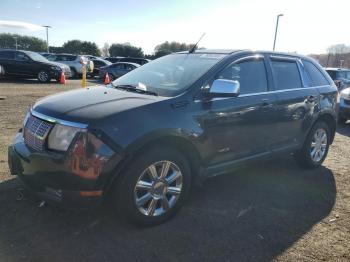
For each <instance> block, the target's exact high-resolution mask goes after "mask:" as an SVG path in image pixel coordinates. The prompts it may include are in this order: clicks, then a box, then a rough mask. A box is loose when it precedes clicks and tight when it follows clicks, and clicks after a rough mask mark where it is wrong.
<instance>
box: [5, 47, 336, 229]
mask: <svg viewBox="0 0 350 262" xmlns="http://www.w3.org/2000/svg"><path fill="white" fill-rule="evenodd" d="M337 101H338V90H337V87H336V86H335V84H334V83H333V81H332V79H331V78H330V77H329V75H328V74H327V73H326V72H325V71H324V70H323V69H322V68H321V67H320V66H319V65H318V64H317V62H315V61H314V60H312V59H310V58H308V57H305V56H298V55H294V54H293V55H292V54H286V53H275V52H253V51H244V50H237V51H236V50H197V51H192V52H181V53H174V54H171V55H167V56H164V57H161V58H159V59H156V60H154V61H152V62H150V63H148V64H146V65H144V66H140V67H138V68H136V69H135V70H133V71H131V72H129V73H128V74H126V75H124V76H122V77H120V78H118V79H117V80H115V81H114V82H112V83H111V84H110V85H108V86H97V87H94V88H88V89H80V90H73V91H69V92H64V93H59V94H56V95H52V96H49V97H47V98H44V99H41V100H40V101H38V102H37V103H36V104H34V106H33V107H32V108H31V109H30V111H29V112H28V114H27V116H26V118H25V120H24V126H23V130H22V131H20V132H19V133H18V134H17V135H16V137H15V139H14V142H13V144H12V145H10V147H9V158H8V159H9V167H10V170H11V173H12V174H13V175H17V176H18V177H19V179H20V180H21V181H23V183H24V184H25V185H27V186H28V187H29V188H31V189H32V190H33V191H34V192H36V193H37V194H38V195H39V196H41V197H42V198H44V199H48V200H50V201H52V202H56V203H60V204H61V205H67V206H70V207H74V206H75V207H82V206H84V205H85V206H87V207H92V206H94V205H97V204H100V203H101V201H102V200H105V199H106V198H110V199H111V200H112V202H113V203H114V205H113V207H112V208H113V209H116V210H118V214H120V215H123V216H126V217H127V218H129V219H130V220H132V221H135V222H136V223H139V224H142V225H156V224H158V223H161V222H164V221H165V220H167V219H169V218H171V217H172V216H173V215H174V214H175V213H176V212H177V211H178V210H179V209H180V208H181V207H182V206H183V205H184V203H185V200H186V198H187V196H188V194H189V192H190V188H191V184H193V183H194V182H195V181H202V180H203V179H205V178H208V177H211V176H215V175H218V174H223V173H229V172H230V171H232V170H234V169H236V168H237V167H240V166H241V165H243V164H251V163H252V162H253V161H254V160H261V159H265V158H268V157H272V156H280V155H281V154H288V155H290V154H291V153H293V155H294V157H295V159H296V160H297V161H298V163H300V164H301V165H302V166H304V167H306V168H317V167H319V166H320V165H321V164H322V163H323V161H324V160H325V158H326V156H327V153H328V149H329V146H330V144H332V142H333V139H334V135H335V128H336V118H337V115H336V111H337ZM38 126H40V127H42V128H40V129H38V128H37V127H38ZM313 179H317V177H314V178H313ZM318 179H324V177H322V172H320V177H319V178H318ZM286 183H288V182H286ZM293 186H298V185H293ZM230 201H234V199H232V200H230ZM208 205H210V203H208Z"/></svg>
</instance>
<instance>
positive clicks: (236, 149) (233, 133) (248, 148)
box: [196, 55, 276, 165]
mask: <svg viewBox="0 0 350 262" xmlns="http://www.w3.org/2000/svg"><path fill="white" fill-rule="evenodd" d="M218 78H220V79H229V80H236V81H238V82H239V83H240V94H239V96H238V97H230V98H213V99H211V100H210V101H200V102H199V101H197V102H196V104H197V106H201V107H202V108H203V109H205V110H203V111H202V112H204V113H202V114H200V116H199V117H198V121H199V124H200V125H201V127H202V129H203V130H204V134H203V146H204V147H205V149H206V150H203V151H205V152H208V155H206V156H204V157H205V160H206V163H207V164H208V165H215V164H219V163H223V162H229V161H232V160H239V159H244V158H247V157H253V156H258V155H263V154H267V153H268V152H269V146H270V145H271V144H272V143H273V140H274V125H275V117H274V113H275V103H276V94H274V93H273V92H269V90H270V87H269V82H270V81H269V80H270V79H269V78H270V77H268V74H267V67H266V62H265V59H264V57H263V56H256V55H255V56H254V57H244V58H241V59H239V60H237V61H235V62H234V63H232V64H231V65H229V66H228V67H226V68H225V69H224V70H223V71H221V72H220V73H219V74H218V75H217V76H216V79H218Z"/></svg>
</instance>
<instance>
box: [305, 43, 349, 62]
mask: <svg viewBox="0 0 350 262" xmlns="http://www.w3.org/2000/svg"><path fill="white" fill-rule="evenodd" d="M310 56H312V57H313V58H315V59H316V60H317V61H318V62H319V63H320V64H321V65H322V66H323V67H344V68H350V46H348V45H345V44H337V45H332V46H330V47H328V48H327V53H326V54H312V55H310Z"/></svg>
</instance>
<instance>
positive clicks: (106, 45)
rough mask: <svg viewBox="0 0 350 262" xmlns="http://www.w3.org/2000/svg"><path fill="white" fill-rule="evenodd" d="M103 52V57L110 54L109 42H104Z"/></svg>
mask: <svg viewBox="0 0 350 262" xmlns="http://www.w3.org/2000/svg"><path fill="white" fill-rule="evenodd" d="M101 54H102V56H103V57H108V56H109V44H108V43H104V45H103V47H102V49H101Z"/></svg>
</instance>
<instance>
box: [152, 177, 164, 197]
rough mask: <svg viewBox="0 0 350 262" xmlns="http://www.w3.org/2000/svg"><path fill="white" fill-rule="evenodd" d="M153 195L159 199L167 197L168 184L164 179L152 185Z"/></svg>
mask: <svg viewBox="0 0 350 262" xmlns="http://www.w3.org/2000/svg"><path fill="white" fill-rule="evenodd" d="M151 191H152V196H153V197H154V198H157V199H161V198H163V197H165V194H166V193H167V191H168V189H167V185H166V184H165V183H164V182H163V181H157V182H155V183H154V184H153V186H152V190H151Z"/></svg>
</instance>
